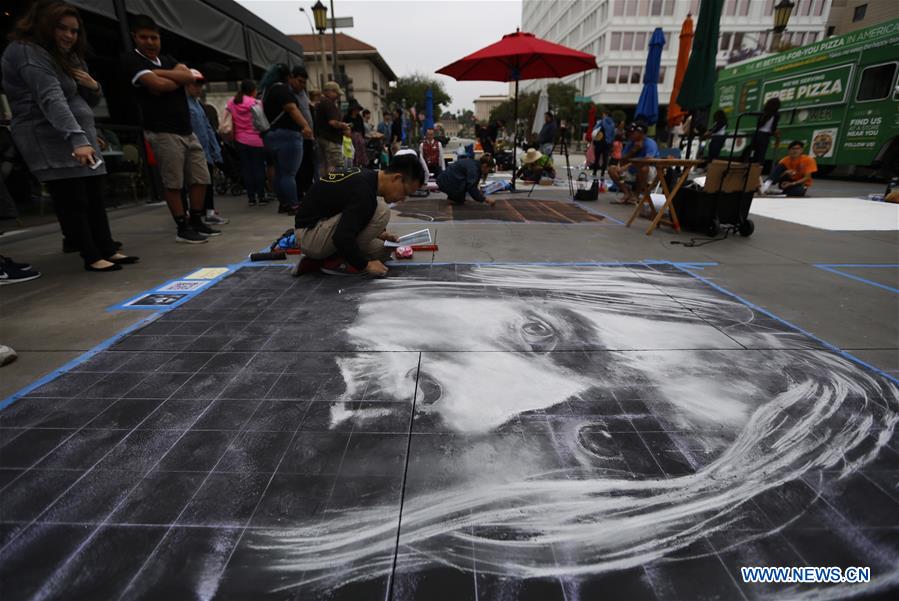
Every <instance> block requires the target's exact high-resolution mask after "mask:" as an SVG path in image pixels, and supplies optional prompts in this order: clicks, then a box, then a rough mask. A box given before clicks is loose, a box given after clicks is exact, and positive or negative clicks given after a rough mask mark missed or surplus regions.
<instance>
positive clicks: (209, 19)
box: [71, 0, 303, 69]
mask: <svg viewBox="0 0 899 601" xmlns="http://www.w3.org/2000/svg"><path fill="white" fill-rule="evenodd" d="M71 2H72V3H73V4H75V5H77V6H78V7H79V8H81V9H83V10H84V11H87V12H91V13H94V14H97V15H101V16H104V17H108V18H110V19H116V20H118V18H117V11H116V9H117V6H116V5H117V4H120V6H119V7H118V8H119V10H122V9H124V10H125V11H126V12H127V13H128V14H129V15H136V14H145V15H149V16H150V17H152V18H153V19H154V20H155V21H156V22H157V23H158V24H159V26H160V27H161V28H162V29H163V30H165V31H166V32H170V33H174V34H176V35H179V36H181V37H183V38H184V39H186V40H190V41H192V42H194V43H197V44H201V45H203V46H205V47H207V48H209V49H211V50H214V51H216V52H219V53H221V54H224V55H227V56H230V57H233V58H236V59H239V60H242V61H245V62H247V63H248V64H252V65H254V66H255V67H258V68H261V69H265V68H266V67H268V66H269V65H271V64H272V63H275V62H286V63H289V64H301V63H302V62H303V58H302V57H303V47H302V46H301V45H300V44H298V43H297V42H295V41H294V40H292V39H290V38H289V37H288V36H287V35H285V34H283V33H281V32H280V31H278V30H277V29H275V28H274V27H272V26H271V25H269V24H268V23H267V22H265V21H264V20H262V19H260V18H259V17H257V16H256V15H254V14H253V13H252V12H250V11H249V10H247V9H246V8H244V7H242V6H241V5H239V4H237V3H236V2H233V1H232V0H71ZM123 43H127V40H126V41H124V42H123Z"/></svg>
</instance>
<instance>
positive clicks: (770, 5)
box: [765, 0, 774, 17]
mask: <svg viewBox="0 0 899 601" xmlns="http://www.w3.org/2000/svg"><path fill="white" fill-rule="evenodd" d="M772 14H774V0H768V1H767V2H766V3H765V16H766V17H770V16H771V15H772Z"/></svg>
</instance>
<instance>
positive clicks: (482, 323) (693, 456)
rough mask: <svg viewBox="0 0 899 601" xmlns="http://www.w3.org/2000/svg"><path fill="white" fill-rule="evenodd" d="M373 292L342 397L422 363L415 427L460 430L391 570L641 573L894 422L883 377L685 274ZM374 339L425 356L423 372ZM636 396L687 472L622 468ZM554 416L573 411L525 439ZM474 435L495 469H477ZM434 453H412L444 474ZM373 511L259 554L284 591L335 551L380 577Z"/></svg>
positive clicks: (476, 273) (341, 413)
mask: <svg viewBox="0 0 899 601" xmlns="http://www.w3.org/2000/svg"><path fill="white" fill-rule="evenodd" d="M372 284H373V286H372V287H371V289H370V290H367V291H366V292H363V293H362V294H361V300H360V302H359V306H358V312H357V315H356V318H355V320H354V321H353V323H352V325H350V326H349V327H348V328H347V330H346V336H347V337H348V339H349V340H350V341H351V344H352V346H353V347H354V348H355V349H357V350H356V354H355V355H354V356H351V357H348V358H344V359H341V360H340V368H341V371H342V373H343V376H344V379H345V381H346V386H347V394H348V395H349V396H350V397H352V398H358V394H359V393H360V392H361V391H360V390H359V387H360V386H365V387H366V389H367V392H366V394H367V396H368V398H381V399H384V400H390V399H391V398H405V397H408V396H409V391H410V390H411V389H413V387H414V384H415V380H416V374H417V375H418V379H417V384H418V388H417V390H416V401H415V411H416V419H419V420H422V423H427V424H431V425H432V426H434V427H437V428H439V429H440V431H442V432H447V433H453V434H458V435H460V436H464V437H465V441H466V444H465V446H464V447H463V448H460V449H458V452H457V453H456V454H455V455H454V456H453V466H452V468H453V469H452V473H450V474H447V475H446V477H445V478H442V479H441V478H437V479H435V480H434V482H435V484H434V486H433V487H431V488H419V489H417V490H415V491H414V492H410V493H409V494H408V495H407V497H406V499H405V505H404V509H403V525H402V530H401V541H400V542H401V549H400V552H399V555H398V557H397V566H398V567H399V568H401V569H402V568H410V569H414V568H415V567H416V566H424V565H429V564H441V565H449V566H455V567H458V568H459V569H465V568H464V566H465V565H467V564H466V562H467V561H468V560H469V559H470V553H471V548H473V547H474V548H475V549H476V554H477V556H478V570H479V571H481V572H489V573H493V574H497V575H503V576H510V577H520V578H528V577H546V576H578V575H590V574H600V573H603V572H609V571H614V570H618V569H625V568H630V567H634V566H639V565H642V564H645V563H647V562H649V561H652V560H654V559H658V558H662V557H665V556H666V555H668V554H670V553H672V552H674V551H676V550H678V549H682V548H685V547H687V546H689V545H690V544H691V543H693V542H695V541H697V540H699V539H700V538H701V537H704V536H711V535H713V534H714V533H716V532H719V531H724V530H725V529H728V528H729V527H733V526H734V525H735V524H739V522H740V520H741V519H743V509H744V505H745V504H746V503H747V501H748V500H750V499H752V498H753V497H754V496H755V495H759V494H761V493H762V492H764V491H766V490H770V489H773V488H777V487H779V486H782V485H784V484H785V483H789V482H792V481H794V480H796V479H798V478H800V477H802V476H803V474H806V473H808V472H809V471H811V470H816V469H830V470H842V472H843V473H845V474H849V473H852V472H854V471H855V470H857V469H858V468H859V467H861V466H863V465H864V464H866V463H867V462H869V461H870V460H871V459H873V458H874V457H875V456H876V455H877V453H878V451H879V450H880V449H881V448H882V446H883V445H884V444H885V443H886V441H887V440H889V439H890V437H891V436H892V434H893V431H894V429H895V425H896V422H897V419H899V413H897V407H899V391H897V388H896V386H894V385H893V384H892V383H890V382H889V381H887V380H885V379H883V378H878V377H875V376H873V375H871V374H870V373H868V372H866V371H863V370H862V369H860V368H859V367H858V366H856V365H855V364H853V363H851V362H850V361H848V360H847V359H845V358H843V357H842V356H840V355H838V354H836V353H833V352H829V351H826V350H823V349H821V348H811V347H812V346H814V345H813V344H811V343H810V341H809V339H808V338H807V337H804V336H802V335H800V334H798V333H797V332H794V331H791V330H789V329H787V328H786V327H785V326H783V325H780V324H776V323H772V320H769V319H767V318H764V316H761V315H757V314H756V313H755V312H753V311H752V310H751V309H749V308H748V307H747V306H745V305H743V304H742V303H739V302H737V301H736V300H734V299H732V298H730V297H727V296H725V295H723V294H719V293H715V292H713V291H712V290H711V289H710V288H708V287H707V286H705V285H704V284H701V283H700V282H698V281H697V280H695V279H692V278H691V277H689V276H688V275H685V274H683V273H680V272H676V271H665V270H650V269H643V270H630V269H626V268H623V267H612V268H595V267H592V268H586V267H585V268H579V267H564V268H562V267H554V268H546V267H543V268H540V267H524V266H521V267H514V266H485V267H471V268H466V269H461V268H460V270H459V271H458V275H457V276H456V277H455V278H453V279H451V280H450V281H445V280H442V279H438V278H435V279H396V280H384V281H378V282H372ZM712 324H714V326H713V325H712ZM746 346H749V347H751V348H756V349H763V350H747V348H745V347H746ZM373 351H381V352H373ZM387 351H407V352H408V351H419V352H421V353H422V356H421V366H420V369H419V370H412V371H410V370H409V364H408V360H407V359H403V360H400V358H399V355H400V353H395V354H391V353H390V352H387ZM404 354H407V353H404ZM609 391H611V392H612V394H611V395H610V394H609ZM629 394H630V395H635V396H633V397H632V399H631V400H634V401H635V403H634V404H628V402H627V399H628V398H629V397H628V395H629ZM610 399H611V400H610ZM615 399H618V401H616V400H615ZM638 399H639V402H636V401H637V400H638ZM619 401H620V402H619ZM609 402H611V403H612V404H611V405H610V404H609ZM591 403H592V405H591ZM615 403H617V404H615ZM348 407H350V405H349V404H345V403H341V402H337V403H334V405H333V411H332V419H333V421H334V423H335V424H336V423H338V422H340V421H342V420H348V419H349V420H357V421H358V422H359V423H362V422H364V421H365V420H367V419H377V416H378V415H379V413H378V412H379V411H384V409H371V408H367V409H363V410H360V411H358V412H354V411H352V410H351V409H349V408H348ZM633 407H639V409H637V410H636V412H637V413H638V414H639V415H634V416H632V417H633V418H634V419H650V420H654V423H658V424H660V425H661V426H662V428H661V430H662V431H664V432H666V433H668V438H669V440H670V444H671V445H672V448H675V449H679V450H680V451H682V454H683V456H684V457H686V458H687V460H688V463H689V465H687V466H684V469H683V470H682V471H680V472H675V473H663V474H660V473H658V472H656V471H652V470H641V469H639V468H638V467H635V466H637V465H638V463H639V462H638V457H637V455H638V454H642V455H646V454H647V453H648V452H649V450H648V449H645V448H643V449H640V450H639V451H635V450H634V449H632V448H629V447H627V446H626V445H625V444H623V443H622V442H621V440H619V439H620V438H621V437H620V436H619V435H616V433H615V428H614V427H613V426H612V425H611V424H612V423H613V422H614V420H616V419H618V420H620V419H626V418H627V415H626V413H627V412H628V411H629V408H633ZM367 412H370V413H367ZM623 413H624V414H625V416H624V417H622V414H623ZM547 415H549V416H565V415H567V416H568V417H565V418H560V419H555V418H552V419H550V418H547V423H551V426H550V427H544V428H543V429H542V430H540V431H539V432H538V431H536V430H534V429H533V424H534V423H535V420H534V419H533V418H541V416H547ZM510 428H511V429H513V430H514V428H518V431H519V432H521V433H522V434H523V436H524V437H525V438H518V439H516V438H515V437H514V436H513V437H510V436H505V435H504V433H506V432H508V431H510ZM525 441H526V442H525ZM485 446H488V447H490V449H491V452H493V453H494V454H498V455H500V456H501V457H502V458H503V461H502V462H500V463H498V464H497V465H496V466H494V467H492V468H491V466H490V465H487V464H485V463H484V462H483V460H482V459H483V454H482V453H483V450H484V448H485ZM415 451H416V449H415V448H413V453H414V452H415ZM429 452H433V451H429V450H427V449H421V450H420V453H422V454H424V456H423V457H422V456H421V454H420V455H419V456H417V457H416V460H417V461H418V462H419V463H421V462H424V464H425V465H427V462H428V461H433V466H434V467H433V470H434V471H440V470H441V469H442V468H443V467H446V466H445V464H442V463H441V458H440V457H439V456H437V455H436V454H435V455H434V456H433V457H431V456H428V455H427V453H429ZM560 458H562V459H561V460H560ZM385 511H386V509H385V508H382V507H360V508H358V509H357V510H355V511H353V512H347V515H345V516H334V517H332V518H329V519H328V520H326V521H325V522H324V523H320V524H316V525H314V526H310V527H309V528H308V529H303V528H299V529H297V530H296V531H295V532H293V533H291V534H290V535H284V533H279V534H277V535H275V534H273V535H272V539H271V540H269V541H266V542H265V543H262V544H260V545H259V547H260V548H264V549H267V550H269V551H271V550H273V549H274V550H277V551H278V553H277V556H278V557H279V558H280V559H279V560H278V566H277V569H278V570H279V571H281V572H282V573H283V572H292V573H296V574H298V576H297V580H296V582H295V583H293V585H295V586H296V585H300V584H303V583H304V582H306V583H308V582H312V581H315V580H316V579H327V573H328V572H329V571H333V570H334V569H335V566H337V565H342V564H347V565H349V564H352V565H354V566H355V567H354V568H353V570H352V572H351V573H346V574H343V576H342V577H343V578H344V581H346V580H347V579H350V580H353V579H359V580H364V579H366V578H371V577H374V576H376V575H380V574H383V572H384V571H385V570H387V569H389V565H385V564H384V562H383V561H374V560H372V561H366V560H367V558H373V557H374V556H375V555H376V554H377V553H385V552H388V551H389V550H390V549H392V548H393V545H394V544H395V537H396V530H395V524H394V526H390V525H389V523H388V522H389V520H388V521H385V515H388V514H387V513H385ZM392 511H393V514H392V515H394V516H395V508H393V509H392ZM795 517H796V515H795V513H794V514H791V515H788V516H785V517H784V520H787V521H788V520H790V519H794V518H795ZM394 519H395V517H394ZM777 527H779V525H778V526H777ZM775 529H776V528H775ZM772 531H773V530H772ZM550 546H552V548H553V549H555V550H556V553H555V555H554V554H553V553H552V552H550V550H549V549H550ZM300 575H302V576H300ZM288 588H289V587H288Z"/></svg>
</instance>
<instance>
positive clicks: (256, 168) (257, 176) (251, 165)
mask: <svg viewBox="0 0 899 601" xmlns="http://www.w3.org/2000/svg"><path fill="white" fill-rule="evenodd" d="M237 155H238V156H239V157H240V167H241V170H242V171H243V185H244V187H245V188H246V189H247V198H249V200H250V202H255V201H257V200H263V199H264V198H265V149H263V148H262V147H261V146H248V145H247V144H241V143H240V142H237Z"/></svg>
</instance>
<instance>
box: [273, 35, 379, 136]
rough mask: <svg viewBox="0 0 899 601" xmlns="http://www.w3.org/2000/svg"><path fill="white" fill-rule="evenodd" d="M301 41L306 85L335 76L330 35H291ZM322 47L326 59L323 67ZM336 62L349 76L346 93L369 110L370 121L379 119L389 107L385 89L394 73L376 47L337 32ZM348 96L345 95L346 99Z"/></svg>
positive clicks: (317, 86) (316, 86)
mask: <svg viewBox="0 0 899 601" xmlns="http://www.w3.org/2000/svg"><path fill="white" fill-rule="evenodd" d="M290 37H291V38H293V39H294V40H296V41H297V42H299V43H300V44H302V45H303V48H304V49H305V53H304V55H303V59H304V63H305V65H306V70H307V71H308V72H309V89H320V88H321V86H322V83H323V82H325V81H331V80H335V79H336V78H335V77H334V67H333V65H332V63H331V49H332V48H333V45H332V37H331V35H330V34H326V35H324V36H318V35H314V34H305V35H292V36H290ZM322 49H324V54H325V60H324V68H323V67H322V64H323V61H322ZM337 66H338V70H339V72H340V73H341V74H342V75H346V77H348V78H349V82H350V84H349V85H348V86H347V88H348V89H347V90H346V91H347V97H350V98H354V99H355V100H356V101H358V102H359V104H360V105H362V107H363V108H367V109H368V110H370V111H371V114H372V121H373V122H374V123H378V121H380V120H381V119H382V118H383V116H384V111H386V110H388V109H389V107H388V106H387V90H388V86H389V84H390V82H391V81H396V79H397V76H396V73H394V72H393V69H391V68H390V66H389V65H388V64H387V62H386V61H385V60H384V58H383V57H382V56H381V54H380V53H379V52H378V49H377V48H375V47H374V46H371V45H369V44H366V43H365V42H363V41H362V40H357V39H356V38H354V37H352V36H348V35H347V34H345V33H338V34H337ZM346 100H347V98H344V101H346Z"/></svg>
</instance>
